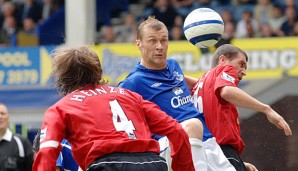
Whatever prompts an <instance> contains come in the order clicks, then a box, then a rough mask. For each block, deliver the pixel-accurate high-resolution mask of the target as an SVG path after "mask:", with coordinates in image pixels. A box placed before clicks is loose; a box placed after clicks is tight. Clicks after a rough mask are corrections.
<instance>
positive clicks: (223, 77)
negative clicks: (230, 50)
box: [192, 65, 245, 154]
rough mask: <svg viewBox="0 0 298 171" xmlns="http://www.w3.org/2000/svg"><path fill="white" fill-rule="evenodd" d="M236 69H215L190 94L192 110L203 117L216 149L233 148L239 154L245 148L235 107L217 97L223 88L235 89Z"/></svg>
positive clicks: (237, 81) (227, 67)
mask: <svg viewBox="0 0 298 171" xmlns="http://www.w3.org/2000/svg"><path fill="white" fill-rule="evenodd" d="M238 83H239V79H238V76H237V71H236V68H235V67H233V66H230V65H225V66H218V67H216V68H213V69H211V70H210V71H208V72H207V73H205V74H204V75H203V76H202V77H201V78H200V79H199V81H198V82H197V84H196V86H195V87H194V89H193V90H192V94H193V97H194V103H195V106H196V107H197V108H198V110H199V111H200V112H202V113H204V115H205V119H206V124H207V127H208V128H209V130H210V131H211V133H212V134H213V136H214V137H215V138H216V140H217V143H218V144H219V145H232V146H233V147H234V148H235V149H236V150H237V152H238V153H239V154H241V153H242V151H243V148H244V146H245V144H244V142H243V140H242V139H241V137H240V123H239V118H238V117H239V116H238V111H237V108H236V106H235V105H233V104H231V103H229V102H227V101H226V100H224V99H223V98H221V96H220V89H221V88H222V87H224V86H235V87H236V86H238Z"/></svg>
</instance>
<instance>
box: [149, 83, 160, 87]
mask: <svg viewBox="0 0 298 171" xmlns="http://www.w3.org/2000/svg"><path fill="white" fill-rule="evenodd" d="M160 85H162V83H154V84H152V85H151V87H159V86H160Z"/></svg>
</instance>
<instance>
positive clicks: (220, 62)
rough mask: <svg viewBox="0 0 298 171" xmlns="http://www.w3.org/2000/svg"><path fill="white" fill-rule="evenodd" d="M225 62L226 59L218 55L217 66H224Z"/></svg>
mask: <svg viewBox="0 0 298 171" xmlns="http://www.w3.org/2000/svg"><path fill="white" fill-rule="evenodd" d="M226 60H227V58H226V56H225V55H220V56H219V57H218V64H219V65H221V64H224V63H226Z"/></svg>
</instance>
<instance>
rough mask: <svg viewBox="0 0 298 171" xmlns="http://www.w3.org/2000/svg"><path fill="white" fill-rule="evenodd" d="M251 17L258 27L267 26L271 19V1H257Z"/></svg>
mask: <svg viewBox="0 0 298 171" xmlns="http://www.w3.org/2000/svg"><path fill="white" fill-rule="evenodd" d="M253 17H254V18H255V19H256V20H257V22H258V24H259V25H261V24H267V23H268V22H269V20H270V19H271V18H272V17H273V4H272V3H271V0H257V4H256V6H255V8H254V11H253Z"/></svg>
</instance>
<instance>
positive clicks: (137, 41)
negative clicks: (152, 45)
mask: <svg viewBox="0 0 298 171" xmlns="http://www.w3.org/2000/svg"><path fill="white" fill-rule="evenodd" d="M135 43H136V46H137V47H138V49H139V50H141V40H140V39H136V41H135Z"/></svg>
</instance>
